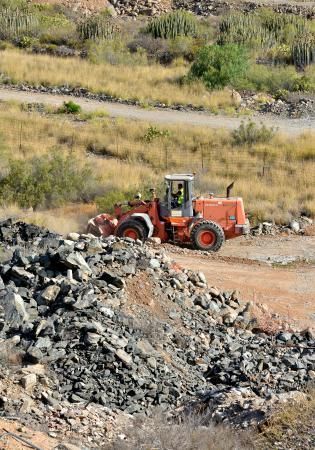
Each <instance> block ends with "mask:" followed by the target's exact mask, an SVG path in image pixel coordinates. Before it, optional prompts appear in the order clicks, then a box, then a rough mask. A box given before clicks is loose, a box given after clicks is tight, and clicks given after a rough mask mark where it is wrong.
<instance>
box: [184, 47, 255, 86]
mask: <svg viewBox="0 0 315 450" xmlns="http://www.w3.org/2000/svg"><path fill="white" fill-rule="evenodd" d="M247 67H248V55H247V52H246V51H245V49H244V48H242V47H239V46H237V45H234V44H227V45H222V46H220V45H210V46H205V47H203V48H202V49H201V50H200V51H199V52H198V54H197V57H196V60H195V61H194V63H193V65H192V66H191V69H190V72H189V76H188V77H189V78H192V79H196V78H197V79H200V80H202V81H203V82H204V84H205V85H206V87H207V88H209V89H216V88H221V89H222V88H223V87H225V86H227V85H229V84H233V83H234V82H235V81H236V80H237V79H238V78H240V77H242V76H243V75H244V74H245V71H246V69H247Z"/></svg>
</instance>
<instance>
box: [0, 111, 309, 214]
mask: <svg viewBox="0 0 315 450" xmlns="http://www.w3.org/2000/svg"><path fill="white" fill-rule="evenodd" d="M148 127H149V124H148V123H145V122H138V121H126V120H122V119H120V120H113V119H110V118H106V117H105V118H91V119H89V120H88V121H86V122H81V121H77V120H73V119H71V118H70V119H69V117H66V116H60V115H51V114H50V115H46V116H41V115H40V114H38V113H27V112H23V111H21V110H20V107H19V106H18V105H14V104H11V105H8V104H0V138H1V137H2V139H0V158H1V160H2V168H3V169H2V170H4V168H5V165H6V163H7V161H8V158H12V157H13V158H30V157H32V156H34V155H40V154H43V153H49V152H52V151H63V152H73V153H75V154H76V155H77V156H79V157H80V158H83V159H87V160H88V161H89V162H90V163H91V164H92V165H93V167H94V168H95V171H96V172H97V174H99V175H100V176H101V181H100V186H99V193H100V194H102V193H103V192H106V191H108V190H111V189H117V190H119V191H123V192H127V191H129V192H130V191H135V192H136V191H138V190H139V189H143V188H144V187H151V186H153V185H155V186H157V185H159V184H160V182H161V180H162V176H163V174H164V173H165V172H167V171H195V172H196V173H197V174H198V177H197V185H196V193H198V192H200V193H206V192H209V191H212V192H216V193H224V191H225V187H226V186H227V184H229V183H230V182H231V181H233V180H236V183H235V188H234V193H235V194H236V195H239V196H242V197H243V198H244V202H245V205H246V209H247V210H248V211H249V212H250V213H252V214H254V215H255V216H257V217H259V219H268V220H269V219H275V220H277V221H280V222H281V221H283V222H284V221H287V220H288V219H290V217H292V216H294V215H297V214H299V213H301V212H307V213H308V214H310V215H313V216H314V215H315V136H314V135H311V134H304V135H302V136H300V137H295V138H292V137H285V136H280V135H279V136H276V137H275V138H274V140H273V141H272V142H271V143H270V144H259V145H255V146H253V147H252V148H249V147H233V145H232V142H231V137H230V134H229V132H228V131H226V130H215V131H214V130H210V129H207V128H198V127H191V128H185V127H183V126H175V125H174V126H169V127H168V131H169V137H164V138H157V139H155V140H153V141H152V142H150V143H148V142H146V141H145V140H144V139H143V137H144V136H145V134H146V132H147V130H148ZM1 142H2V144H1Z"/></svg>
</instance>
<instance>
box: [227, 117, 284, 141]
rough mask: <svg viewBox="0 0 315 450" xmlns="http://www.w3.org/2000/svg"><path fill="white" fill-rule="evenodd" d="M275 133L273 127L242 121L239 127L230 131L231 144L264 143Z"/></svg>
mask: <svg viewBox="0 0 315 450" xmlns="http://www.w3.org/2000/svg"><path fill="white" fill-rule="evenodd" d="M275 134H276V130H275V129H274V128H268V127H266V125H261V126H260V127H258V126H257V125H256V124H255V122H253V121H251V120H250V121H249V122H247V123H244V122H242V123H241V125H240V126H239V128H237V129H236V130H233V131H232V133H231V136H232V144H233V145H254V144H266V143H268V142H270V141H271V140H272V139H273V138H274V136H275Z"/></svg>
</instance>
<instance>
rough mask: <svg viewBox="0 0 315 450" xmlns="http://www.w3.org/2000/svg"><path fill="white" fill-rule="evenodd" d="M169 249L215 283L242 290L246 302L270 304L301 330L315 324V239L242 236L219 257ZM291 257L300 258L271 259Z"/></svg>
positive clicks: (185, 265)
mask: <svg viewBox="0 0 315 450" xmlns="http://www.w3.org/2000/svg"><path fill="white" fill-rule="evenodd" d="M167 249H168V253H169V254H170V256H171V257H172V258H173V259H174V260H175V261H176V262H177V263H179V264H180V265H181V266H183V267H187V268H190V269H192V270H197V271H202V272H204V274H205V275H206V277H207V280H208V283H209V284H210V285H212V286H217V287H219V288H222V289H227V290H238V291H240V293H241V297H242V299H243V300H246V301H252V302H253V303H255V304H259V303H262V304H264V305H266V306H267V308H268V310H269V311H270V313H271V314H273V313H277V314H279V315H280V316H281V318H282V319H284V320H288V322H290V324H292V326H293V327H295V328H305V327H307V326H310V327H312V328H315V237H302V236H290V237H261V238H256V239H245V238H244V239H238V240H234V241H230V242H228V243H227V244H226V246H225V247H224V249H222V251H221V252H220V253H219V254H216V255H214V256H211V255H210V256H207V255H200V254H196V252H191V251H189V250H185V251H182V250H179V251H177V250H176V249H174V250H172V248H171V247H170V246H168V247H167ZM286 257H290V258H292V257H293V258H296V262H292V263H290V264H288V265H283V266H280V265H278V263H277V265H276V266H275V265H272V264H271V263H270V262H269V261H281V260H282V259H283V260H285V259H286ZM268 258H270V260H268ZM304 260H308V263H305V261H304ZM289 261H290V259H289Z"/></svg>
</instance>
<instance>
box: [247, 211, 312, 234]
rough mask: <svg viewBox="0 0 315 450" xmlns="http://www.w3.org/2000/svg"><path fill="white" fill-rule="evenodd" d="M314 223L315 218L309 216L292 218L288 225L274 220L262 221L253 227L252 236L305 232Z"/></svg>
mask: <svg viewBox="0 0 315 450" xmlns="http://www.w3.org/2000/svg"><path fill="white" fill-rule="evenodd" d="M312 225H313V220H312V219H310V218H309V217H305V216H301V217H298V218H297V219H292V220H291V221H290V222H289V223H288V224H287V225H276V224H275V223H272V222H261V223H259V224H258V225H257V226H255V227H253V228H251V230H250V234H251V235H252V236H261V235H273V236H274V235H276V234H279V233H288V234H290V233H293V234H302V235H303V234H305V231H306V230H307V229H308V227H310V226H312Z"/></svg>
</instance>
